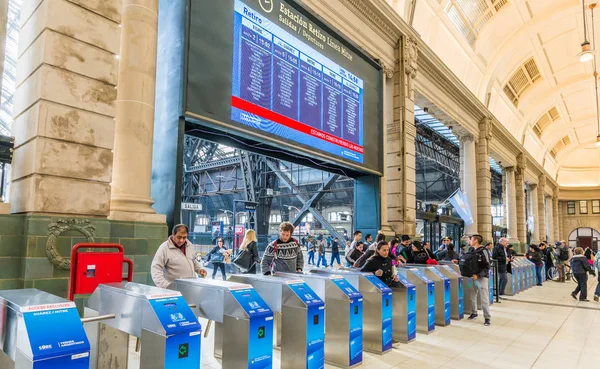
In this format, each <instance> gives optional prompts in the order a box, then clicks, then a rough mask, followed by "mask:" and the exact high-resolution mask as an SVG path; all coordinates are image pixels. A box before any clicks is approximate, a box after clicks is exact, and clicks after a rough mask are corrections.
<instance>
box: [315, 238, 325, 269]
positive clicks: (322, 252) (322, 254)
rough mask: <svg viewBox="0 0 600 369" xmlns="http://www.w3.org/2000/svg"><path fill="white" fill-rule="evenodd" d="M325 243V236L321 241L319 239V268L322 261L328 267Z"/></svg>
mask: <svg viewBox="0 0 600 369" xmlns="http://www.w3.org/2000/svg"><path fill="white" fill-rule="evenodd" d="M325 244H326V241H325V238H321V241H319V248H318V252H319V259H318V260H317V268H318V267H320V266H321V262H323V266H324V267H325V268H327V260H325Z"/></svg>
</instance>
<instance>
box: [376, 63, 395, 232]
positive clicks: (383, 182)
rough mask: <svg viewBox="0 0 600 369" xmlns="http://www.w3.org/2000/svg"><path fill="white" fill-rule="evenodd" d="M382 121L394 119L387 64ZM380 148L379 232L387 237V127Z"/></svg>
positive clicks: (391, 70) (390, 72)
mask: <svg viewBox="0 0 600 369" xmlns="http://www.w3.org/2000/svg"><path fill="white" fill-rule="evenodd" d="M383 71H384V76H383V101H384V102H383V106H384V113H383V121H384V127H388V126H392V123H393V121H394V87H395V83H394V68H392V67H389V66H388V65H383ZM382 145H383V146H382V148H381V150H382V151H383V152H384V153H385V155H383V176H382V177H381V179H380V182H379V185H380V196H381V210H380V212H381V215H380V216H381V229H380V230H379V232H380V233H383V234H385V235H386V236H387V237H393V236H394V230H393V229H392V227H390V225H389V222H388V176H389V175H388V170H387V168H388V158H387V152H388V137H387V129H386V131H385V132H384V138H383V143H382Z"/></svg>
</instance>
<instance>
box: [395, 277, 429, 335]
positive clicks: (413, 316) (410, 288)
mask: <svg viewBox="0 0 600 369" xmlns="http://www.w3.org/2000/svg"><path fill="white" fill-rule="evenodd" d="M398 281H399V282H400V283H402V284H403V285H404V287H406V290H407V293H406V296H407V300H408V301H407V304H408V306H407V308H406V311H407V314H406V319H408V340H409V341H412V340H414V339H415V338H416V337H417V289H416V287H415V285H414V284H412V283H410V281H409V280H408V278H406V276H404V275H402V274H398ZM432 283H433V282H432ZM434 315H435V314H434ZM428 325H429V323H428ZM434 328H435V322H434Z"/></svg>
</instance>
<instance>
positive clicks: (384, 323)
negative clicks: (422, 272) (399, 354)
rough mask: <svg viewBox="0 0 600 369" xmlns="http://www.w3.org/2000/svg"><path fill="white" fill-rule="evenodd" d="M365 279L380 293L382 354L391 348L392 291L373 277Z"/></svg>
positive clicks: (369, 276) (367, 276) (368, 276)
mask: <svg viewBox="0 0 600 369" xmlns="http://www.w3.org/2000/svg"><path fill="white" fill-rule="evenodd" d="M365 278H366V279H367V280H368V281H369V282H371V283H372V284H373V285H374V286H375V287H377V289H378V290H379V292H381V346H382V350H381V351H382V352H385V351H388V350H391V348H392V343H393V340H392V333H393V331H392V298H393V297H392V289H391V288H389V287H388V286H387V285H386V284H385V283H383V281H382V280H381V279H379V278H378V277H377V276H375V275H366V276H365ZM413 289H414V286H413Z"/></svg>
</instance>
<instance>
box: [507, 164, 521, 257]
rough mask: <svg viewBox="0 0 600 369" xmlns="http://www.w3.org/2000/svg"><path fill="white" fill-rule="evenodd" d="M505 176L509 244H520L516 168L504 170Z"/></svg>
mask: <svg viewBox="0 0 600 369" xmlns="http://www.w3.org/2000/svg"><path fill="white" fill-rule="evenodd" d="M503 174H504V176H505V177H506V192H505V194H504V201H505V202H506V204H507V206H506V210H507V214H506V228H507V229H508V231H507V236H508V242H510V243H511V244H513V245H514V244H516V243H519V237H518V226H517V198H516V191H517V187H516V186H515V168H514V167H508V168H504V173H503Z"/></svg>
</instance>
